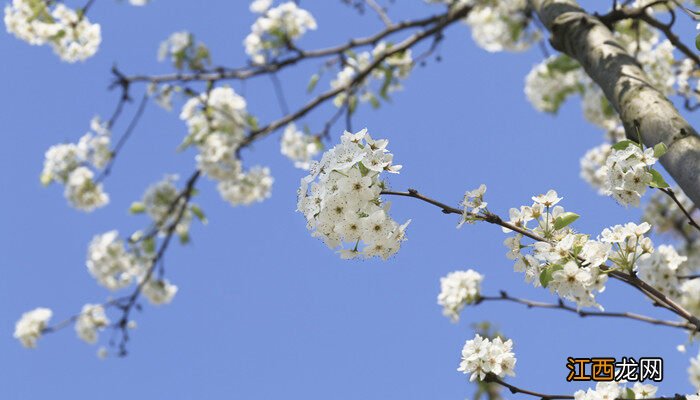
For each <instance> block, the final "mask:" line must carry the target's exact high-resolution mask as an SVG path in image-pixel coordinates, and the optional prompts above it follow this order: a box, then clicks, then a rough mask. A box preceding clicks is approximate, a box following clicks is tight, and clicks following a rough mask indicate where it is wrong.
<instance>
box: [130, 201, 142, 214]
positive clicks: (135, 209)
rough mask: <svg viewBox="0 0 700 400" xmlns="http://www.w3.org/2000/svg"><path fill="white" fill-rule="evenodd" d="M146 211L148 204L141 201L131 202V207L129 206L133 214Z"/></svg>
mask: <svg viewBox="0 0 700 400" xmlns="http://www.w3.org/2000/svg"><path fill="white" fill-rule="evenodd" d="M144 211H146V205H145V204H143V203H142V202H140V201H135V202H133V203H131V207H129V212H130V213H131V214H141V213H142V212H144Z"/></svg>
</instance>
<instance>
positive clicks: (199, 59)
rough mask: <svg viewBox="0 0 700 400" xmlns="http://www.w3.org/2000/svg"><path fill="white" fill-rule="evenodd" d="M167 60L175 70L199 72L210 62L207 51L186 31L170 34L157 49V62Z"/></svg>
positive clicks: (205, 47)
mask: <svg viewBox="0 0 700 400" xmlns="http://www.w3.org/2000/svg"><path fill="white" fill-rule="evenodd" d="M166 59H169V60H170V61H171V62H172V64H173V66H174V67H175V68H177V69H183V68H185V67H187V68H189V69H191V70H201V69H203V68H204V67H205V65H207V64H209V63H210V62H211V57H210V54H209V49H208V48H207V46H205V45H204V44H203V43H201V42H196V41H195V38H194V35H192V34H191V33H190V32H187V31H180V32H174V33H172V34H171V35H170V36H169V37H168V38H167V39H166V40H165V41H163V42H162V43H161V44H160V47H159V48H158V61H164V60H166Z"/></svg>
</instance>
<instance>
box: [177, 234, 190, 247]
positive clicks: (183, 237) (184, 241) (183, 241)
mask: <svg viewBox="0 0 700 400" xmlns="http://www.w3.org/2000/svg"><path fill="white" fill-rule="evenodd" d="M178 238H179V239H180V244H187V243H189V242H190V234H189V233H188V232H182V233H181V234H179V235H178Z"/></svg>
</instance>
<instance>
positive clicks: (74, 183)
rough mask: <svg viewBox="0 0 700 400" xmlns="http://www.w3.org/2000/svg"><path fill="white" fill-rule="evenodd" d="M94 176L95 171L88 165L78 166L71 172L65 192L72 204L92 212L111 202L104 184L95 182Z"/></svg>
mask: <svg viewBox="0 0 700 400" xmlns="http://www.w3.org/2000/svg"><path fill="white" fill-rule="evenodd" d="M93 178H94V174H93V172H92V171H91V170H90V169H88V168H86V167H78V168H76V169H75V170H73V172H71V173H70V175H69V176H68V181H67V182H66V187H65V190H64V192H63V194H64V196H65V198H66V199H67V200H68V203H69V204H70V205H71V206H73V207H75V208H77V209H78V210H81V211H85V212H91V211H93V210H95V209H97V208H100V207H103V206H105V205H107V203H109V196H108V195H107V193H105V192H104V191H103V189H102V184H101V183H95V181H94V179H93Z"/></svg>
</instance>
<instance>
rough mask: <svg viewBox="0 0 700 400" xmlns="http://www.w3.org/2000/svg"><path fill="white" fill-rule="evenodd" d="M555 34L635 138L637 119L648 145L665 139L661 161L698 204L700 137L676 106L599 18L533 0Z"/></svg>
mask: <svg viewBox="0 0 700 400" xmlns="http://www.w3.org/2000/svg"><path fill="white" fill-rule="evenodd" d="M531 4H532V6H533V8H534V10H535V12H536V13H537V15H538V16H539V18H540V20H541V21H542V22H543V24H544V25H545V26H546V27H547V29H548V30H549V32H550V33H551V39H550V42H551V43H552V46H553V47H554V48H555V49H557V50H559V51H561V52H563V53H565V54H567V55H569V56H570V57H573V58H574V59H576V60H578V62H579V63H580V64H581V66H583V68H584V70H585V71H586V73H587V74H588V76H590V77H591V79H593V80H594V81H595V82H596V83H597V84H598V85H599V86H600V87H601V88H602V89H603V92H604V93H605V96H606V97H607V98H608V100H609V101H610V103H611V104H612V106H613V107H614V108H615V110H616V111H617V113H618V114H619V115H620V118H621V119H622V122H623V123H624V125H625V130H626V132H627V136H628V137H629V138H631V139H634V140H637V133H636V130H635V123H636V124H638V126H639V129H640V132H641V136H642V141H643V142H644V144H645V145H646V146H654V145H655V144H657V143H659V142H664V143H665V144H666V145H667V146H668V153H666V155H664V156H663V157H661V160H660V161H661V164H662V165H663V166H664V168H666V171H668V173H669V174H670V175H671V176H672V177H673V179H674V180H675V181H676V182H677V183H678V184H679V185H680V187H681V188H682V189H683V191H684V192H685V193H686V194H687V195H688V197H690V198H691V199H692V200H693V202H694V203H695V204H698V205H700V137H699V136H698V133H697V132H696V131H695V129H693V127H692V126H690V124H689V123H688V121H686V120H685V119H684V118H683V117H682V116H681V115H680V113H679V112H678V110H677V109H676V107H674V106H673V104H671V102H670V101H669V100H668V99H667V98H666V97H665V96H664V95H663V94H662V93H661V92H659V91H658V90H656V89H655V88H654V87H653V86H652V85H651V84H650V83H649V79H648V78H647V76H646V74H645V73H644V71H643V70H642V68H641V67H640V65H639V64H638V63H637V61H636V59H635V58H634V57H632V56H631V55H630V54H628V53H627V51H626V50H625V49H624V48H623V46H621V45H620V44H619V43H618V42H617V41H616V40H615V38H614V37H613V34H612V32H610V30H609V29H608V28H607V27H606V26H605V25H604V24H603V23H601V22H600V21H599V20H598V19H597V18H596V17H594V16H592V15H590V14H588V13H586V12H585V11H584V10H583V9H582V8H580V7H579V6H578V4H576V2H575V1H573V0H531Z"/></svg>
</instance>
